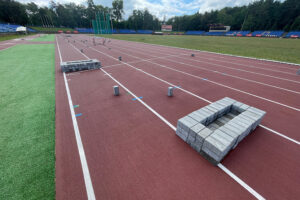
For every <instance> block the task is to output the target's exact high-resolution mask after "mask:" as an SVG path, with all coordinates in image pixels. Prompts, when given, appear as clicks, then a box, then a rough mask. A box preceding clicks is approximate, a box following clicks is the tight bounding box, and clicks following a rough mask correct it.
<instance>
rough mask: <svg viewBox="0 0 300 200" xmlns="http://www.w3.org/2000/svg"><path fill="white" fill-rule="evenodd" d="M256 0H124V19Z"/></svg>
mask: <svg viewBox="0 0 300 200" xmlns="http://www.w3.org/2000/svg"><path fill="white" fill-rule="evenodd" d="M17 1H19V2H22V3H29V2H34V3H36V4H38V5H39V6H48V5H49V2H50V1H49V0H17ZM54 1H55V2H59V3H69V2H73V3H76V4H85V2H86V0H54ZM252 1H254V0H123V2H124V12H125V14H124V18H125V19H127V18H128V16H129V15H130V14H131V13H132V11H133V10H134V9H139V10H144V9H145V8H147V9H148V10H149V12H150V13H151V14H153V15H155V16H156V17H158V18H159V19H161V20H162V19H163V18H164V16H165V17H166V19H169V18H171V17H173V16H182V15H190V14H194V13H196V12H200V13H204V12H206V11H211V10H217V9H221V8H224V7H233V6H242V5H247V4H249V3H250V2H252ZM94 3H95V4H101V5H103V6H108V7H112V6H111V3H112V0H94Z"/></svg>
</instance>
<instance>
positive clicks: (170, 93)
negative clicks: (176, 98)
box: [168, 87, 173, 97]
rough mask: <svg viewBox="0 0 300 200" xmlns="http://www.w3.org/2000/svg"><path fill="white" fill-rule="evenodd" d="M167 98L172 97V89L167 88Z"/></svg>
mask: <svg viewBox="0 0 300 200" xmlns="http://www.w3.org/2000/svg"><path fill="white" fill-rule="evenodd" d="M168 96H169V97H172V96H173V87H168Z"/></svg>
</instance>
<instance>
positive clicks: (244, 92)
mask: <svg viewBox="0 0 300 200" xmlns="http://www.w3.org/2000/svg"><path fill="white" fill-rule="evenodd" d="M91 48H92V49H94V50H96V49H95V48H93V47H91ZM96 51H98V50H96ZM98 52H99V53H100V51H98ZM101 53H102V54H105V53H103V52H101ZM124 54H126V53H124ZM106 55H107V54H106ZM127 55H128V56H132V55H130V54H127ZM110 57H112V56H110ZM132 57H136V56H132ZM112 58H114V57H112ZM136 58H138V57H136ZM114 59H116V58H114ZM141 60H143V59H141ZM144 61H147V62H149V63H152V64H155V65H157V66H159V67H162V68H166V69H170V70H173V71H176V72H179V73H182V74H185V75H187V76H191V77H194V78H196V79H200V80H202V79H203V78H204V77H200V76H196V75H193V74H190V73H187V72H185V71H181V70H177V69H174V68H171V67H167V66H165V65H161V64H158V63H155V62H152V61H149V60H144ZM123 63H125V62H123ZM206 81H208V82H210V83H213V84H215V85H219V86H222V87H225V88H228V89H231V90H234V91H237V92H240V93H243V94H247V95H250V96H253V97H256V98H259V99H262V100H265V101H269V102H271V103H274V104H277V105H280V106H284V107H286V108H289V109H292V110H295V111H298V112H299V111H300V109H298V108H295V107H293V106H289V105H286V104H283V103H280V102H277V101H274V100H271V99H268V98H265V97H261V96H258V95H255V94H252V93H250V92H246V91H243V90H240V89H237V88H234V87H230V86H227V85H224V84H222V83H218V82H216V81H212V80H209V79H207V80H206Z"/></svg>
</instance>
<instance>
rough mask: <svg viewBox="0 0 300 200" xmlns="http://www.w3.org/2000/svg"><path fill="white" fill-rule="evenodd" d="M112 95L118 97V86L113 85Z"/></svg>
mask: <svg viewBox="0 0 300 200" xmlns="http://www.w3.org/2000/svg"><path fill="white" fill-rule="evenodd" d="M113 88H114V95H115V96H119V94H120V92H119V86H117V85H115V86H114V87H113Z"/></svg>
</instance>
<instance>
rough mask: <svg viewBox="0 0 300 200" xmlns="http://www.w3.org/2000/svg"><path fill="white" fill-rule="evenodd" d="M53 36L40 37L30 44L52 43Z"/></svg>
mask: <svg viewBox="0 0 300 200" xmlns="http://www.w3.org/2000/svg"><path fill="white" fill-rule="evenodd" d="M54 39H55V35H54V34H45V35H41V36H40V37H37V38H34V39H33V40H31V41H32V42H54Z"/></svg>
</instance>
